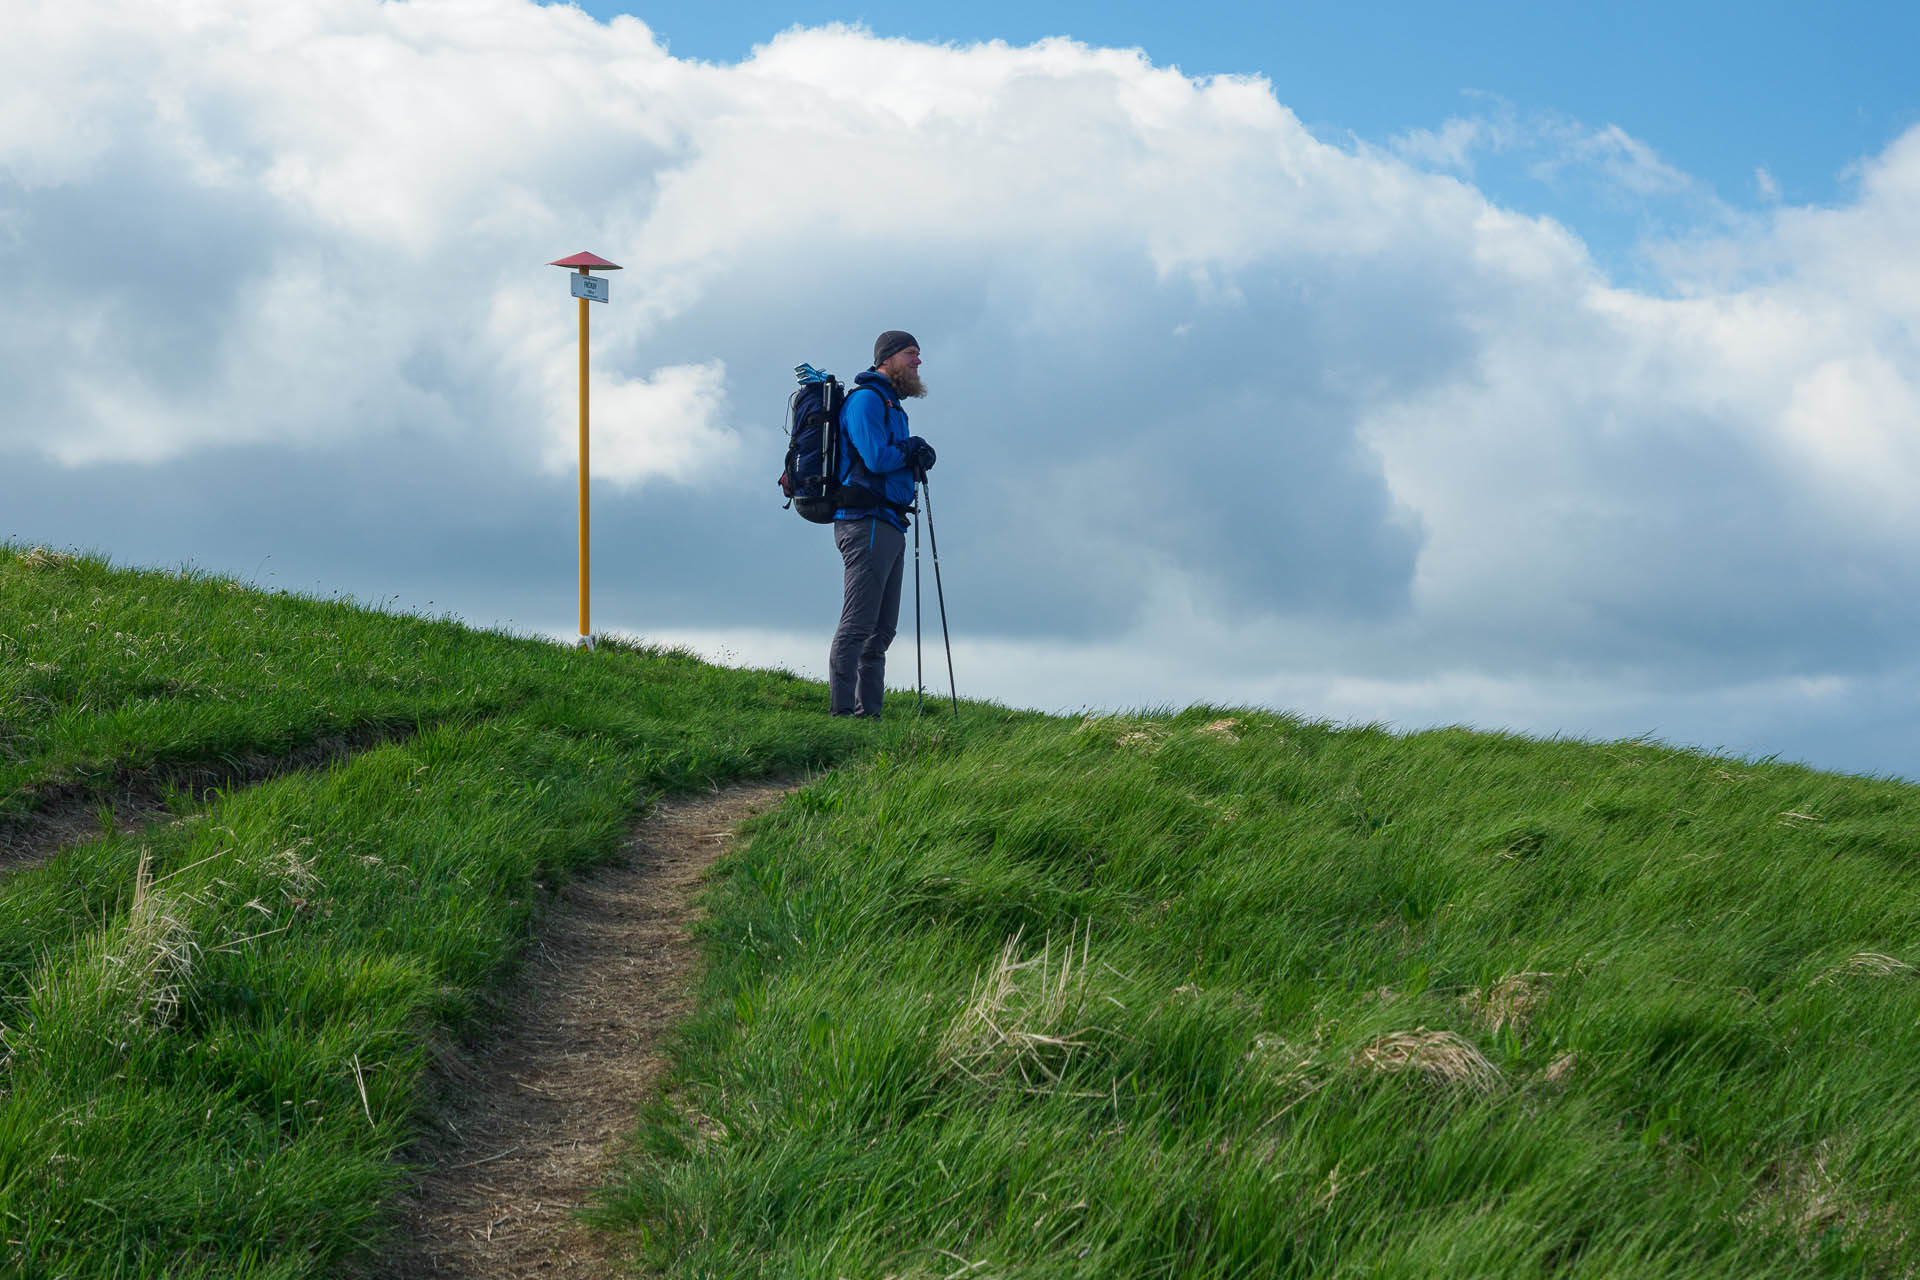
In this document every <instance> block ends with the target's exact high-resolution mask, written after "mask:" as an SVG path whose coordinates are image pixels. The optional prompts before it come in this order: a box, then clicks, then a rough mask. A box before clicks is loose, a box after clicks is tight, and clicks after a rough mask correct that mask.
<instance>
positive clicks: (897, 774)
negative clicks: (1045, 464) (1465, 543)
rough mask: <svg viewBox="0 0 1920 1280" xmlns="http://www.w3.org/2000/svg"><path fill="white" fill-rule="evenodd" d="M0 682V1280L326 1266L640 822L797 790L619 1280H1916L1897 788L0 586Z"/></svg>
mask: <svg viewBox="0 0 1920 1280" xmlns="http://www.w3.org/2000/svg"><path fill="white" fill-rule="evenodd" d="M0 681H4V684H0V717H4V719H3V721H0V773H4V776H5V779H6V783H5V788H4V791H0V840H9V839H10V840H11V841H12V842H13V843H14V844H15V845H26V844H31V842H32V839H33V838H34V833H35V832H44V831H51V830H54V829H56V824H53V823H52V822H51V820H50V819H49V815H51V814H56V813H59V814H65V815H67V816H68V817H69V818H71V815H72V814H73V813H75V812H81V813H83V814H84V813H95V816H96V826H97V827H98V829H99V835H98V837H97V838H95V839H92V840H88V841H82V842H78V843H71V844H69V846H68V847H67V849H66V850H65V851H64V852H62V853H61V854H59V855H58V856H56V857H53V858H51V859H48V860H44V861H35V862H32V863H30V864H29V865H24V866H21V867H18V868H17V869H15V870H13V871H11V872H9V873H7V874H6V879H5V881H4V885H3V887H0V989H3V990H4V1001H5V1002H4V1004H3V1005H0V1024H4V1053H5V1059H4V1065H0V1076H3V1083H4V1088H5V1093H4V1096H0V1222H4V1226H5V1246H4V1248H5V1250H6V1252H5V1253H4V1254H0V1257H4V1258H5V1259H6V1266H7V1267H9V1268H11V1269H13V1270H15V1271H18V1272H20V1273H22V1274H30V1275H31V1274H46V1275H62V1274H66V1275H115V1274H127V1275H132V1274H141V1273H149V1274H159V1273H161V1272H162V1271H164V1272H165V1273H167V1274H171V1275H207V1276H215V1275H220V1276H226V1275H262V1276H295V1275H317V1274H330V1273H333V1272H335V1271H338V1270H340V1269H341V1268H349V1269H351V1268H352V1267H353V1266H355V1265H356V1264H357V1263H358V1262H359V1261H361V1260H363V1259H365V1258H368V1257H371V1256H374V1255H375V1254H376V1253H377V1250H378V1247H379V1242H380V1240H381V1238H382V1232H383V1231H384V1230H385V1225H386V1221H387V1219H386V1212H387V1206H388V1205H389V1204H390V1202H391V1200H392V1197H393V1196H394V1194H395V1192H396V1190H397V1188H398V1187H399V1185H400V1183H401V1180H402V1179H403V1178H404V1170H401V1169H399V1168H398V1167H396V1165H395V1163H394V1160H393V1156H394V1153H395V1152H396V1151H397V1150H398V1149H399V1148H400V1147H401V1146H402V1145H404V1143H405V1141H406V1138H407V1135H408V1134H409V1133H410V1132H411V1130H412V1126H413V1125H414V1124H415V1123H417V1121H418V1120H419V1118H420V1115H421V1109H422V1108H423V1107H426V1106H428V1105H430V1104H429V1101H428V1099H429V1094H428V1092H427V1089H426V1080H427V1075H426V1072H427V1067H426V1064H427V1062H428V1060H429V1057H430V1054H431V1052H432V1050H433V1046H434V1045H435V1044H436V1043H438V1042H440V1041H442V1040H444V1039H445V1038H446V1037H449V1036H457V1035H459V1034H462V1033H463V1031H466V1030H470V1029H472V1028H473V1027H474V1026H476V1025H477V1024H478V1023H479V1022H481V1021H483V1020H484V1018H485V1017H486V1013H487V1010H488V1007H489V1005H488V1002H487V993H488V992H489V991H490V990H493V989H496V988H497V986H498V984H500V983H501V982H502V981H505V980H508V979H509V978H510V975H511V971H512V968H513V965H514V963H515V960H516V957H517V955H518V952H519V948H520V946H521V945H522V943H523V941H524V939H525V938H526V937H527V936H528V931H529V930H530V929H531V928H533V927H535V925H536V924H537V916H538V912H539V909H540V904H541V902H542V893H541V890H542V886H545V885H550V884H552V883H554V881H555V880H556V878H557V877H561V876H564V875H567V874H569V873H570V872H572V871H574V870H577V869H580V868H583V867H587V866H590V865H591V864H592V863H594V862H595V861H596V860H597V859H601V858H604V857H605V856H606V855H607V853H608V851H609V850H610V849H611V848H612V846H613V844H614V842H615V841H616V839H617V837H618V835H619V832H620V830H621V828H622V826H623V824H624V823H625V822H626V821H627V820H628V819H629V817H630V816H631V815H632V814H633V813H634V812H635V811H637V810H638V809H640V808H641V807H643V806H644V805H645V804H646V803H647V802H648V800H649V798H650V797H653V796H655V795H658V794H661V793H663V792H667V791H672V790H678V789H686V788H692V787H698V786H703V785H707V784H709V783H711V782H714V781H718V780H721V779H725V778H729V777H737V776H745V775H752V774H768V773H795V772H799V771H801V770H808V769H817V768H822V767H826V766H837V767H835V768H833V769H832V771H831V772H827V773H825V774H823V775H822V776H820V777H819V778H818V779H817V780H816V781H814V782H813V783H812V784H811V785H809V786H807V787H805V788H804V789H802V790H801V791H799V792H798V793H797V794H796V795H795V796H794V797H793V798H792V799H791V800H790V801H789V802H788V803H787V804H786V805H785V806H783V807H782V808H781V809H779V810H778V811H776V812H775V813H773V814H771V815H769V816H768V817H767V818H765V819H763V820H761V821H760V822H759V823H758V824H757V825H756V827H755V829H754V831H753V837H752V839H751V840H750V841H748V842H747V843H746V844H745V846H744V847H743V848H742V849H741V850H739V851H738V852H737V853H736V854H735V855H734V856H732V857H731V858H730V859H728V861H727V862H726V863H724V864H723V865H722V867H721V869H720V870H719V872H718V873H717V875H716V878H715V882H714V887H713V890H712V892H711V894H710V902H709V906H710V910H711V914H710V918H709V919H708V921H707V923H706V925H705V926H704V930H705V936H704V941H705V946H706V949H707V955H708V958H709V969H708V974H707V978H706V983H705V987H704V989H703V992H702V996H701V1006H700V1011H699V1012H698V1013H697V1014H696V1016H695V1017H694V1018H693V1020H692V1021H691V1022H690V1023H689V1024H688V1026H687V1027H686V1028H685V1029H684V1031H683V1033H682V1034H681V1036H680V1038H679V1040H678V1042H677V1044H676V1046H675V1068H674V1078H673V1082H672V1086H671V1088H670V1089H669V1090H668V1091H667V1092H666V1093H665V1094H664V1095H663V1096H662V1097H661V1098H660V1100H659V1101H658V1102H657V1103H656V1104H655V1105H654V1106H653V1107H652V1108H650V1110H649V1112H648V1114H647V1115H646V1116H645V1117H643V1118H642V1120H641V1124H640V1129H639V1133H638V1138H637V1141H636V1143H635V1145H634V1149H633V1152H632V1155H631V1157H630V1159H629V1160H628V1163H627V1167H626V1168H625V1170H624V1171H623V1174H622V1177H621V1178H620V1180H619V1181H618V1182H617V1183H616V1184H615V1185H614V1186H611V1187H609V1188H608V1190H607V1193H606V1195H605V1197H604V1201H603V1203H602V1206H601V1208H600V1210H599V1212H598V1215H597V1220H598V1221H599V1222H600V1224H601V1225H602V1226H603V1227H604V1228H605V1229H607V1230H609V1231H615V1232H622V1233H627V1235H628V1237H629V1238H630V1239H631V1241H632V1244H633V1247H634V1248H635V1250H636V1252H637V1254H638V1255H639V1257H640V1258H641V1259H643V1260H644V1261H645V1262H648V1263H650V1264H652V1265H655V1266H659V1267H661V1268H664V1269H666V1270H668V1271H669V1272H670V1273H672V1274H682V1275H689V1276H693V1275H713V1276H759V1275H764V1276H821V1277H828V1276H884V1275H896V1276H902V1277H905V1276H948V1275H975V1276H988V1275H992V1276H1077V1275H1084V1276H1242V1275H1244V1276H1255V1275H1302V1276H1305V1275H1321V1274H1355V1275H1361V1274H1364V1275H1406V1276H1413V1275H1421V1276H1431V1275H1434V1274H1448V1275H1514V1276H1521V1275H1549V1274H1551V1275H1561V1274H1568V1275H1621V1276H1628V1275H1631V1276H1667V1275H1671V1276H1682V1275H1685V1276H1694V1275H1700V1276H1770V1275H1778V1276H1801V1275H1836V1276H1838V1275H1903V1274H1908V1273H1909V1272H1911V1271H1912V1270H1913V1269H1914V1267H1915V1266H1916V1264H1920V1239H1915V1238H1914V1236H1915V1233H1914V1227H1915V1224H1916V1222H1920V1218H1917V1217H1916V1192H1915V1190H1914V1188H1915V1187H1916V1186H1917V1185H1920V1180H1917V1179H1916V1177H1915V1174H1916V1172H1920V1170H1916V1167H1915V1166H1916V1164H1920V1133H1916V1132H1915V1130H1916V1127H1920V1106H1916V1105H1915V1104H1916V1102H1917V1101H1920V982H1916V981H1915V978H1916V972H1915V970H1914V968H1913V965H1914V963H1916V962H1920V943H1916V937H1917V936H1920V934H1917V931H1916V926H1920V887H1917V886H1916V882H1915V878H1914V875H1913V871H1914V867H1915V863H1916V859H1920V788H1914V787H1912V786H1909V785H1905V784H1900V783H1893V782H1886V781H1876V780H1870V779H1861V778H1850V777H1839V776H1834V775H1827V774H1820V773H1816V772H1812V771H1808V770H1805V769H1800V768H1795V767H1789V766H1778V765H1753V764H1749V763H1745V762H1739V761H1731V760H1725V759H1716V758H1712V757H1708V756H1703V755H1699V754H1695V753H1690V752H1680V751H1673V750H1668V749H1665V748H1662V747H1658V746H1655V745H1650V744H1643V743H1613V744H1588V743H1572V742H1540V741H1532V740H1526V739H1521V738H1516V737H1507V736H1499V735H1486V734H1474V733H1468V732H1464V731H1445V732H1437V733H1427V734H1417V735H1411V736H1396V735H1392V734H1388V733H1385V732H1381V731H1378V730H1373V729H1356V728H1342V727H1337V726H1332V725H1326V724H1316V723H1308V722H1304V721H1301V720H1298V719H1295V718H1292V717H1287V716H1282V715H1275V714H1270V713H1261V712H1249V711H1234V710H1219V709H1194V710H1190V711H1187V712H1183V713H1180V714H1178V715H1153V716H1141V717H1117V718H1104V719H1093V720H1085V721H1082V720H1077V719H1057V718H1049V717H1041V716H1035V715H1025V714H1011V713H1008V712H1005V711H1004V710H1000V709H993V708H984V707H977V706H972V707H968V708H967V712H968V716H967V718H966V720H965V721H964V723H963V724H962V725H960V726H959V727H957V728H956V727H954V726H953V725H952V723H951V721H950V720H944V721H943V720H936V719H933V718H931V717H930V718H929V719H928V720H927V721H925V722H922V723H920V724H914V723H911V722H910V721H909V720H908V719H907V718H905V717H901V718H899V719H897V720H892V721H889V722H887V723H886V724H884V725H883V726H879V730H880V731H879V732H875V731H874V730H875V728H876V727H875V726H871V725H847V724H845V723H843V722H836V721H830V720H828V719H827V718H826V717H825V716H824V715H823V714H821V707H822V704H823V701H824V699H823V695H822V693H821V691H820V690H819V688H818V687H817V686H814V685H810V684H807V683H806V682H802V681H798V680H796V679H794V678H792V677H789V676H786V675H783V674H780V673H768V672H739V671H729V670H723V669H719V668H714V667H709V666H705V665H703V664H700V663H698V662H695V661H692V660H690V659H688V658H685V657H683V656H678V655H674V654H671V653H658V652H649V651H643V650H631V649H620V648H609V649H602V650H601V651H600V652H597V653H593V654H583V653H574V652H569V651H565V650H560V649H557V648H555V647H554V646H551V645H547V644H543V643H540V642H536V641H530V640H522V639H515V638H512V637H507V636H502V635H498V634H493V633H483V632H475V631H471V630H468V629H464V628H461V627H459V626H456V625H453V624H451V623H447V622H441V621H432V620H424V619H417V618H410V617H399V616H393V615H388V614H382V613H379V612H370V611H366V610H362V609H357V608H354V607H351V606H349V605H347V604H344V603H340V602H325V601H314V600H307V599H300V598H296V597H290V596H285V595H266V594H262V593H258V592H255V591H252V590H249V589H246V588H243V587H241V586H239V585H237V584H234V583H230V582H223V581H220V580H216V579H211V578H207V577H204V576H201V575H197V574H191V573H190V574H186V575H179V574H161V573H130V572H125V571H118V570H113V569H110V568H108V567H106V566H104V565H102V564H100V563H99V562H97V561H93V560H86V559H70V558H66V557H62V556H56V555H52V554H49V553H44V552H26V551H23V550H21V549H18V548H8V549H4V550H0ZM114 805H118V806H119V807H120V808H121V809H122V810H123V817H124V811H125V810H126V809H128V808H129V807H140V806H145V807H144V808H141V812H142V813H153V814H156V815H158V816H156V817H154V819H153V820H152V821H150V822H148V823H146V825H144V826H143V827H141V828H140V829H138V830H135V831H132V832H124V831H121V830H119V829H118V827H116V826H115V825H114V815H113V814H112V813H111V812H108V811H107V810H108V809H109V808H110V807H111V806H114ZM96 811H97V812H96Z"/></svg>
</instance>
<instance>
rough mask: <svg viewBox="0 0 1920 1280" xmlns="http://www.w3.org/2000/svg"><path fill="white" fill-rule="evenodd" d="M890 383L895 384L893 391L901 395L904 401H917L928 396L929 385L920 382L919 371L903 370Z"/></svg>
mask: <svg viewBox="0 0 1920 1280" xmlns="http://www.w3.org/2000/svg"><path fill="white" fill-rule="evenodd" d="M888 381H890V382H892V383H893V389H894V390H895V391H897V392H899V393H900V398H901V399H902V400H917V399H919V398H920V397H921V396H924V395H925V394H927V384H926V383H924V382H922V381H921V380H920V371H919V370H918V369H902V370H901V371H900V372H898V373H896V374H894V375H893V377H892V378H890V379H888Z"/></svg>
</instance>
